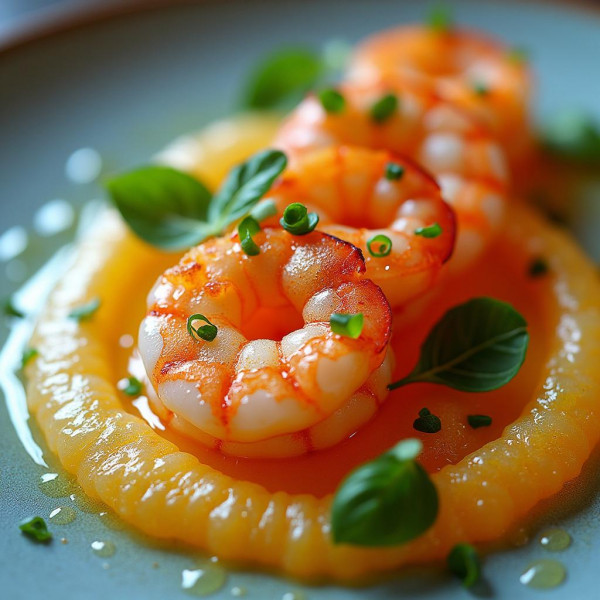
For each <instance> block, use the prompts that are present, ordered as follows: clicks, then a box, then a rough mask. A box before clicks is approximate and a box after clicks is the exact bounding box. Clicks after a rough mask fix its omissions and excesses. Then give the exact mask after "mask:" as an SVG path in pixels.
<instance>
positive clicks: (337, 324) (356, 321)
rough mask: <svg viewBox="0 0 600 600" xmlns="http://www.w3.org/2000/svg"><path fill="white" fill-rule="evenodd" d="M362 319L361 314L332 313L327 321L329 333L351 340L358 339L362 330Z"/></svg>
mask: <svg viewBox="0 0 600 600" xmlns="http://www.w3.org/2000/svg"><path fill="white" fill-rule="evenodd" d="M363 324H364V318H363V314H362V313H356V314H355V315H352V314H346V313H333V314H332V315H331V317H330V319H329V325H330V326H331V331H333V333H337V334H338V335H343V336H344V337H349V338H352V339H353V340H355V339H357V338H359V337H360V334H361V333H362V330H363Z"/></svg>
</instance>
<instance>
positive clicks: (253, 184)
mask: <svg viewBox="0 0 600 600" xmlns="http://www.w3.org/2000/svg"><path fill="white" fill-rule="evenodd" d="M286 165H287V157H286V155H285V154H284V153H283V152H281V151H279V150H264V151H263V152H259V153H257V154H255V155H254V156H252V157H250V159H248V160H247V161H246V162H244V163H242V164H240V165H238V166H237V167H235V168H234V169H232V170H231V171H230V172H229V175H228V176H227V178H226V179H225V182H224V183H223V185H222V186H221V189H220V190H219V192H218V193H217V194H216V195H215V197H214V198H213V199H212V201H211V203H210V206H209V209H208V220H209V221H210V222H211V223H214V224H215V226H216V228H217V229H218V230H221V229H223V227H226V226H227V225H229V224H230V223H232V222H233V221H236V220H237V219H240V218H242V217H243V216H245V215H246V214H247V213H248V212H249V211H250V209H251V208H252V207H253V206H254V205H255V204H256V203H257V202H258V201H259V200H260V199H261V198H262V197H263V196H264V194H266V193H267V192H268V191H269V188H270V187H271V185H272V184H273V181H275V179H276V178H277V177H278V176H279V175H280V174H281V172H282V171H283V170H284V169H285V167H286Z"/></svg>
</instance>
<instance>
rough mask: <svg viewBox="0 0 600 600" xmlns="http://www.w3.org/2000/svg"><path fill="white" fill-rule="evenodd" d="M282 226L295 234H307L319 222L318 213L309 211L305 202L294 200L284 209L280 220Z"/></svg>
mask: <svg viewBox="0 0 600 600" xmlns="http://www.w3.org/2000/svg"><path fill="white" fill-rule="evenodd" d="M279 222H280V223H281V226H282V227H283V228H284V229H285V230H286V231H288V232H289V233H291V234H293V235H306V234H307V233H310V232H311V231H313V230H314V228H315V227H316V226H317V223H318V222H319V215H318V214H317V213H314V212H311V213H309V212H308V211H307V210H306V206H304V204H300V202H293V203H292V204H289V205H288V206H287V208H286V209H285V210H284V211H283V217H282V218H281V219H280V220H279Z"/></svg>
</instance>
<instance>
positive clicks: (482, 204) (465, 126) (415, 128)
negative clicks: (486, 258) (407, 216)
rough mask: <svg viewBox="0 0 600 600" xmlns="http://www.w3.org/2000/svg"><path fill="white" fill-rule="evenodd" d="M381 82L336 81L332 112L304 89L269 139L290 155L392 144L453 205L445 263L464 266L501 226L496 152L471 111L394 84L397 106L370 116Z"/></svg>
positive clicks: (503, 173)
mask: <svg viewBox="0 0 600 600" xmlns="http://www.w3.org/2000/svg"><path fill="white" fill-rule="evenodd" d="M389 89H390V88H389V87H388V86H386V85H384V84H382V85H371V86H357V85H351V84H345V85H342V86H340V88H339V91H340V93H341V94H342V95H343V97H344V99H345V106H344V108H343V110H342V111H341V112H339V113H328V112H327V111H326V110H325V108H324V107H323V106H322V104H321V102H320V101H319V100H318V99H317V98H316V97H315V96H313V95H309V96H308V97H307V98H306V99H305V100H304V101H303V102H301V104H300V105H299V106H298V107H297V108H296V110H294V112H293V113H292V114H291V115H290V116H289V117H288V118H287V120H286V121H285V122H284V123H283V125H282V127H281V129H280V130H279V133H278V135H277V137H276V140H275V144H276V145H277V146H279V147H280V148H282V149H283V150H284V151H286V152H287V153H288V155H289V156H290V158H291V159H292V162H294V161H297V160H298V159H299V158H300V157H301V156H302V155H303V154H306V153H307V152H309V151H311V150H314V149H315V148H323V147H328V146H332V145H337V144H351V145H355V146H366V147H369V148H377V149H386V150H390V151H392V152H397V153H399V154H403V155H406V156H409V157H410V158H411V159H413V160H415V161H416V162H417V163H419V164H421V165H423V167H425V168H426V169H428V170H429V171H430V172H431V173H432V174H433V176H434V177H435V179H436V181H437V182H438V184H439V185H440V187H441V190H442V196H443V198H444V200H446V201H447V202H448V203H449V204H451V205H452V207H453V208H454V209H455V211H456V216H457V221H458V238H457V243H456V248H455V254H454V256H453V259H452V262H451V264H450V267H451V268H452V269H455V270H461V269H464V268H466V267H467V266H468V265H469V264H471V263H472V262H473V261H474V260H475V259H476V258H477V257H478V256H480V255H481V252H482V251H483V250H484V249H485V247H486V246H487V245H488V244H489V242H490V240H491V238H492V237H493V235H494V234H495V233H497V232H498V231H499V230H500V228H501V226H502V220H503V215H504V209H505V203H506V199H505V194H506V186H507V181H508V172H507V167H506V164H505V160H504V154H503V152H502V150H501V149H500V148H499V146H498V145H497V144H496V143H495V142H494V140H493V139H492V138H491V137H490V135H489V133H488V132H487V131H486V129H485V128H483V127H482V126H480V125H478V124H477V122H476V121H475V120H474V119H473V118H472V117H470V116H469V115H468V114H467V113H465V112H464V111H462V110H460V109H458V108H457V107H455V106H452V105H450V104H448V103H445V102H441V101H439V100H438V99H437V98H436V97H435V96H432V95H421V94H415V93H413V92H411V91H405V92H402V93H401V94H398V95H397V99H398V105H397V108H396V109H395V110H393V111H392V112H391V113H390V114H389V115H388V116H387V118H386V119H385V120H383V121H380V122H378V121H376V120H375V119H374V118H373V116H372V113H371V110H372V107H373V106H374V104H375V103H376V102H377V101H378V100H379V99H381V98H382V97H383V96H385V95H386V94H387V93H389ZM366 212H367V211H365V214H364V215H363V219H365V220H367V219H368V218H369V217H368V215H367V214H366Z"/></svg>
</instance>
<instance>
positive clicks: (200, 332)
mask: <svg viewBox="0 0 600 600" xmlns="http://www.w3.org/2000/svg"><path fill="white" fill-rule="evenodd" d="M194 321H204V322H205V323H206V325H201V326H200V327H194ZM187 330H188V333H189V334H190V335H191V336H192V337H193V338H194V339H198V340H203V341H205V342H212V341H213V340H214V339H215V338H216V337H217V333H218V329H217V326H216V325H213V324H212V323H211V322H210V321H209V320H208V319H207V318H206V317H205V316H204V315H201V314H200V313H197V314H195V315H192V316H191V317H190V318H189V319H188V320H187Z"/></svg>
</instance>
